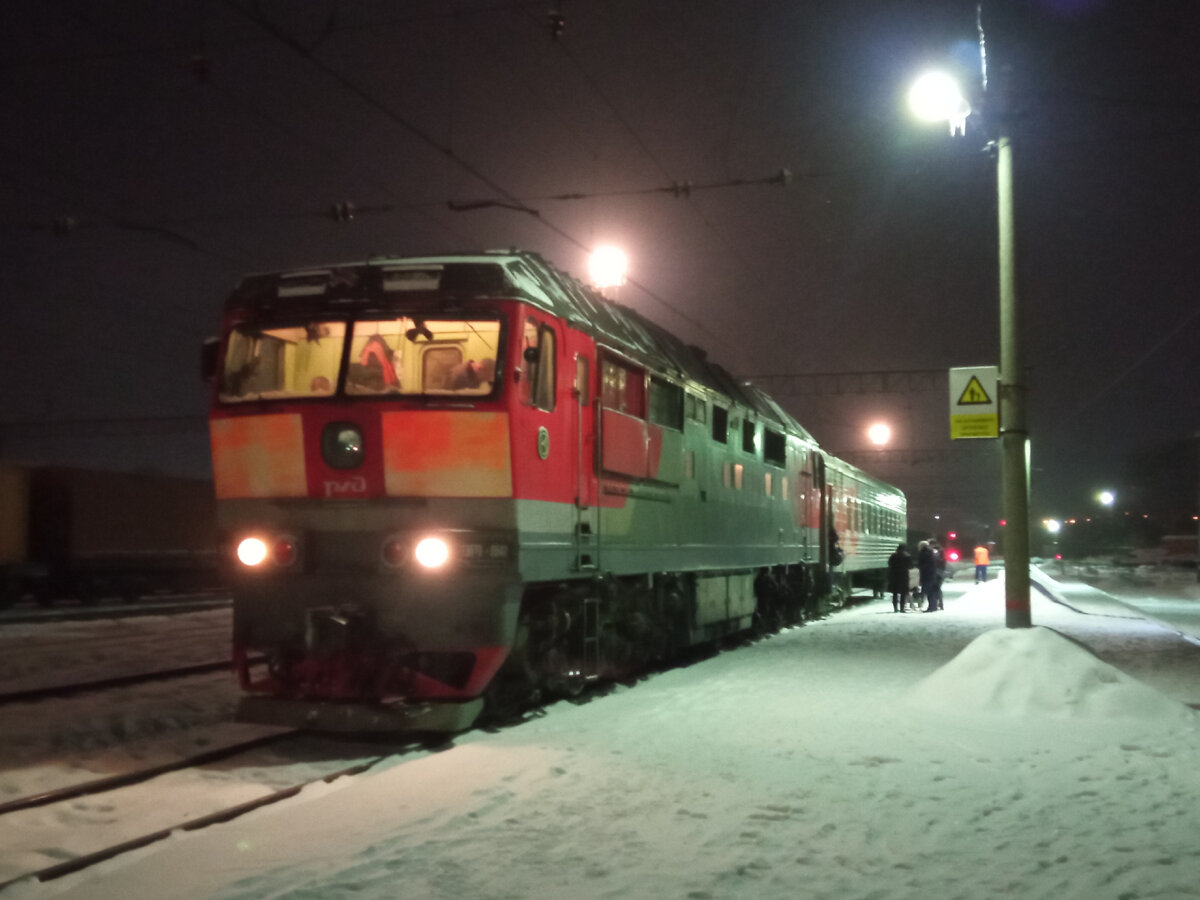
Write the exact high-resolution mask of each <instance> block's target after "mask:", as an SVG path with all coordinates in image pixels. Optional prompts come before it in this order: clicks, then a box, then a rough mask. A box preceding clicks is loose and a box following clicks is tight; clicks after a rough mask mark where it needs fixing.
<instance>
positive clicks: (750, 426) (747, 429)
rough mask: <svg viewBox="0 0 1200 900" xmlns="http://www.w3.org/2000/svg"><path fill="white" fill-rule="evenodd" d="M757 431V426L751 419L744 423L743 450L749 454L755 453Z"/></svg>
mask: <svg viewBox="0 0 1200 900" xmlns="http://www.w3.org/2000/svg"><path fill="white" fill-rule="evenodd" d="M756 429H757V426H756V425H755V424H754V423H753V422H751V421H750V420H749V419H747V420H746V421H744V422H743V423H742V449H743V450H745V451H746V452H747V453H753V452H754V450H755V444H756V441H755V440H754V437H755V434H754V432H755V430H756Z"/></svg>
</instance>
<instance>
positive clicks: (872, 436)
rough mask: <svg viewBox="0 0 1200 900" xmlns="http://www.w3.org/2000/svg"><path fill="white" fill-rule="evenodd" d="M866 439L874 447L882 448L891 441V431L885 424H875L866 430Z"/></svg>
mask: <svg viewBox="0 0 1200 900" xmlns="http://www.w3.org/2000/svg"><path fill="white" fill-rule="evenodd" d="M867 439H868V440H869V441H870V442H871V443H872V444H874V445H875V446H876V447H883V446H885V445H886V444H887V442H888V441H890V440H891V439H892V429H891V428H889V427H888V425H887V423H886V422H876V423H875V424H874V425H872V426H871V427H870V428H868V429H867Z"/></svg>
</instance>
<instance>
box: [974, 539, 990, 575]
mask: <svg viewBox="0 0 1200 900" xmlns="http://www.w3.org/2000/svg"><path fill="white" fill-rule="evenodd" d="M991 561H992V557H991V554H990V553H988V548H987V547H986V546H985V545H984V544H980V545H979V546H978V547H976V548H975V583H976V584H983V583H984V582H986V581H987V569H988V564H989V563H990V562H991Z"/></svg>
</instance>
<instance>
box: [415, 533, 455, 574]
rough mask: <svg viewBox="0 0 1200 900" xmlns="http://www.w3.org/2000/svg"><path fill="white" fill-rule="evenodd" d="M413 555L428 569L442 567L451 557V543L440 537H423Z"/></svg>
mask: <svg viewBox="0 0 1200 900" xmlns="http://www.w3.org/2000/svg"><path fill="white" fill-rule="evenodd" d="M413 556H414V557H416V560H417V562H419V563H420V564H421V565H423V566H424V567H425V568H427V569H440V568H441V567H442V566H444V565H445V564H446V563H447V561H448V560H449V559H450V545H449V544H447V543H446V541H445V540H443V539H442V538H440V537H427V538H421V540H419V541H417V546H416V547H415V548H413Z"/></svg>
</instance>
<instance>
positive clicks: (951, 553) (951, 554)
mask: <svg viewBox="0 0 1200 900" xmlns="http://www.w3.org/2000/svg"><path fill="white" fill-rule="evenodd" d="M946 559H948V560H950V562H958V561H959V560H960V559H962V554H961V553H959V552H958V551H957V550H947V551H946Z"/></svg>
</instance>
